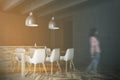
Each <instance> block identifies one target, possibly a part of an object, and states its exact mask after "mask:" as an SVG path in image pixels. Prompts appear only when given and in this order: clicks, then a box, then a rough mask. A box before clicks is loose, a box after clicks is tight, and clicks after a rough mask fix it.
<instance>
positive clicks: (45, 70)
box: [43, 63, 47, 74]
mask: <svg viewBox="0 0 120 80" xmlns="http://www.w3.org/2000/svg"><path fill="white" fill-rule="evenodd" d="M43 68H44V70H45V73H46V74H47V69H46V66H45V64H44V63H43Z"/></svg>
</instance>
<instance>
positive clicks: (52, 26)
mask: <svg viewBox="0 0 120 80" xmlns="http://www.w3.org/2000/svg"><path fill="white" fill-rule="evenodd" d="M48 28H49V29H53V30H56V29H59V27H57V25H56V22H55V18H54V17H52V18H51V20H50V22H49V24H48Z"/></svg>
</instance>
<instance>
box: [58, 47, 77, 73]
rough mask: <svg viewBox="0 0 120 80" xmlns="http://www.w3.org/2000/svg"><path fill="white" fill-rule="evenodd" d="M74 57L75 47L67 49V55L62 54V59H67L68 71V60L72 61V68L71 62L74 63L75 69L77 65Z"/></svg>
mask: <svg viewBox="0 0 120 80" xmlns="http://www.w3.org/2000/svg"><path fill="white" fill-rule="evenodd" d="M73 57H74V48H68V49H67V50H66V53H65V56H60V60H61V61H65V62H66V68H65V70H66V72H67V62H68V61H70V68H71V64H72V65H73V68H74V70H75V66H74V63H73Z"/></svg>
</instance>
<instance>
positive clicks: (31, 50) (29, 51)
mask: <svg viewBox="0 0 120 80" xmlns="http://www.w3.org/2000/svg"><path fill="white" fill-rule="evenodd" d="M35 49H36V48H29V49H28V55H29V56H33V53H34V52H35Z"/></svg>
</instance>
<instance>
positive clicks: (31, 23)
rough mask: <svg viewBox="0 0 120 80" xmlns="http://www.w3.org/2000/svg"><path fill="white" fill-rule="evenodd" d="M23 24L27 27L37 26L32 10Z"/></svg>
mask: <svg viewBox="0 0 120 80" xmlns="http://www.w3.org/2000/svg"><path fill="white" fill-rule="evenodd" d="M25 25H26V26H28V27H37V26H38V24H37V23H36V20H35V17H34V16H33V14H32V12H30V13H29V16H28V17H27V18H26V20H25Z"/></svg>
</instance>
